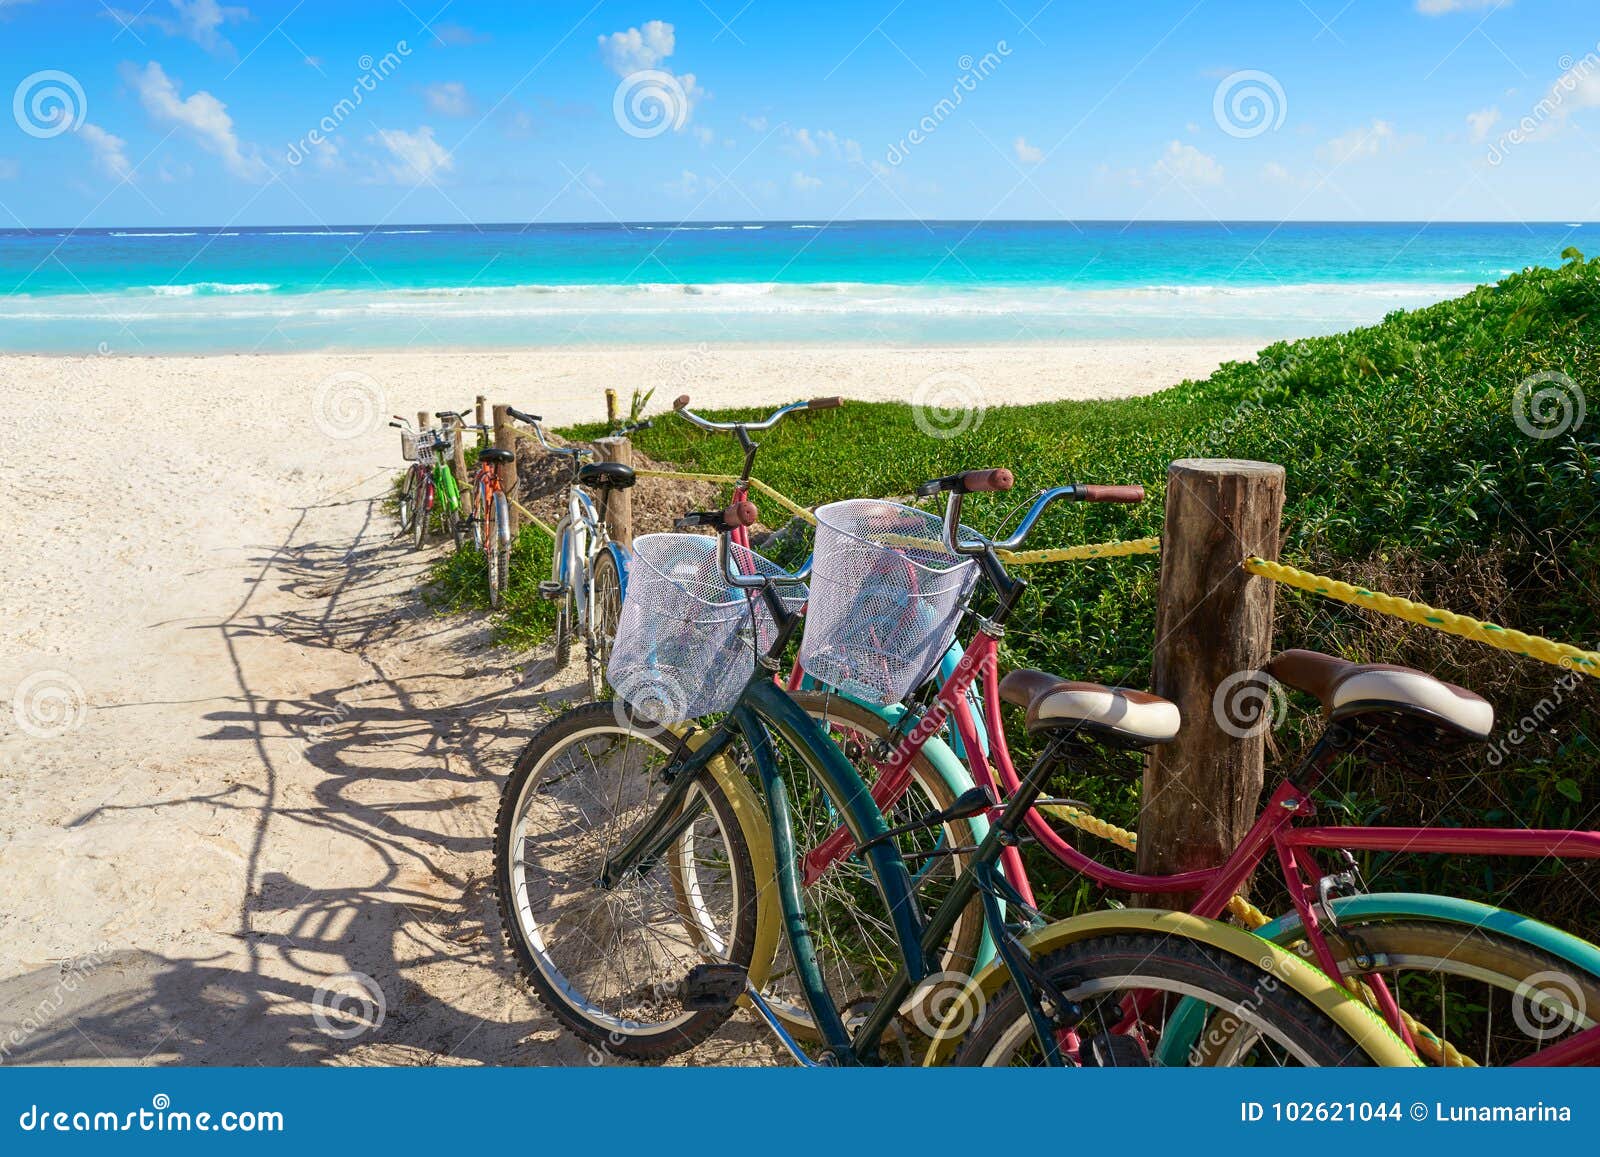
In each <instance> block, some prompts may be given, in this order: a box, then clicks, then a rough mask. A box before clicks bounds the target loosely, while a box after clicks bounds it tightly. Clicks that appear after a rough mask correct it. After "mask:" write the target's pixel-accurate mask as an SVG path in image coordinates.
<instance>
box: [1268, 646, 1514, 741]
mask: <svg viewBox="0 0 1600 1157" xmlns="http://www.w3.org/2000/svg"><path fill="white" fill-rule="evenodd" d="M1266 670H1267V674H1269V675H1271V676H1272V677H1273V678H1274V679H1276V680H1277V681H1278V682H1280V683H1283V684H1285V685H1286V686H1289V687H1293V688H1294V689H1295V690H1297V691H1304V692H1305V693H1306V694H1307V695H1310V696H1313V697H1314V698H1316V699H1317V700H1319V701H1320V702H1321V703H1322V710H1323V712H1324V714H1326V715H1327V716H1328V718H1329V719H1332V720H1334V721H1336V722H1338V721H1343V720H1346V719H1353V718H1355V717H1357V716H1361V715H1367V714H1370V713H1372V712H1387V713H1390V714H1400V715H1411V716H1421V717H1422V718H1424V719H1426V720H1428V721H1429V722H1431V723H1434V724H1436V725H1438V726H1441V727H1443V728H1445V729H1446V730H1447V731H1449V732H1453V733H1454V734H1456V735H1458V736H1460V737H1462V738H1466V739H1487V738H1488V737H1489V733H1490V732H1491V731H1493V730H1494V708H1493V707H1492V706H1491V705H1490V704H1489V702H1488V700H1486V699H1484V698H1483V697H1482V696H1481V695H1475V694H1473V693H1472V692H1471V691H1468V690H1467V689H1466V688H1465V687H1457V686H1456V685H1455V684H1454V683H1445V682H1443V681H1442V680H1439V679H1435V678H1434V677H1433V676H1432V675H1427V674H1424V673H1423V672H1421V671H1415V670H1413V669H1411V668H1410V667H1395V666H1391V665H1390V664H1388V663H1352V662H1350V661H1349V660H1347V659H1340V658H1337V657H1335V656H1333V655H1324V654H1322V653H1321V652H1320V651H1284V652H1283V653H1282V654H1280V655H1278V656H1277V657H1276V658H1274V659H1273V660H1272V661H1271V662H1270V663H1268V664H1267V667H1266Z"/></svg>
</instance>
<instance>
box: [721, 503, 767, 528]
mask: <svg viewBox="0 0 1600 1157" xmlns="http://www.w3.org/2000/svg"><path fill="white" fill-rule="evenodd" d="M760 517H761V515H760V513H759V512H758V511H757V510H756V504H755V503H754V502H750V501H747V500H741V501H739V502H730V503H729V504H728V508H727V509H726V510H724V511H723V512H722V525H723V526H726V527H727V528H728V529H729V530H737V529H738V528H739V527H741V526H754V525H755V524H756V520H757V519H758V518H760Z"/></svg>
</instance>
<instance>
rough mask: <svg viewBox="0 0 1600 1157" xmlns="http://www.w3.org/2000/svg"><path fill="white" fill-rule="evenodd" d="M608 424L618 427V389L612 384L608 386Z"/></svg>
mask: <svg viewBox="0 0 1600 1157" xmlns="http://www.w3.org/2000/svg"><path fill="white" fill-rule="evenodd" d="M606 425H607V426H609V427H611V429H613V430H615V429H616V428H617V391H616V390H613V389H612V388H611V387H610V386H607V387H606Z"/></svg>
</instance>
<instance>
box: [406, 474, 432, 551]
mask: <svg viewBox="0 0 1600 1157" xmlns="http://www.w3.org/2000/svg"><path fill="white" fill-rule="evenodd" d="M433 501H434V495H433V479H431V478H425V479H423V480H422V481H421V482H420V483H419V486H418V493H417V504H416V506H417V508H416V514H415V517H414V518H413V519H412V522H411V549H412V550H421V549H422V546H423V544H424V543H425V542H427V540H428V520H429V519H430V518H432V517H433Z"/></svg>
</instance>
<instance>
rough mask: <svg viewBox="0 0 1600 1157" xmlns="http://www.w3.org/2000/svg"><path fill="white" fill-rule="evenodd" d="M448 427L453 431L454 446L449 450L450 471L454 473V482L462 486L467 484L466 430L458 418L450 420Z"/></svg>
mask: <svg viewBox="0 0 1600 1157" xmlns="http://www.w3.org/2000/svg"><path fill="white" fill-rule="evenodd" d="M449 425H450V426H451V427H452V428H453V429H454V430H455V435H456V440H455V445H453V446H451V448H450V469H451V470H452V471H454V472H455V476H456V481H457V482H458V483H460V484H461V485H462V486H465V485H466V484H467V428H466V426H464V425H462V422H461V419H460V418H452V419H450V422H449Z"/></svg>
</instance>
